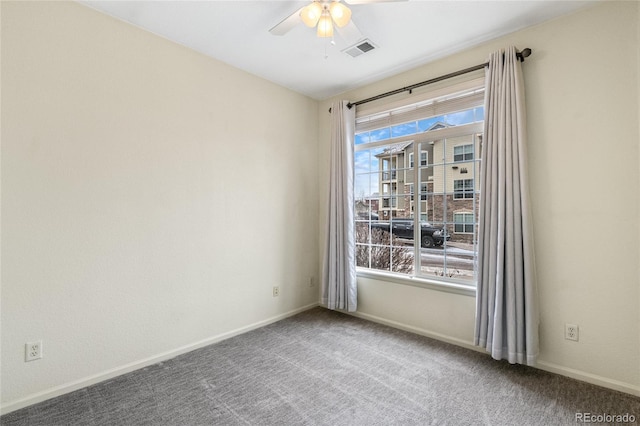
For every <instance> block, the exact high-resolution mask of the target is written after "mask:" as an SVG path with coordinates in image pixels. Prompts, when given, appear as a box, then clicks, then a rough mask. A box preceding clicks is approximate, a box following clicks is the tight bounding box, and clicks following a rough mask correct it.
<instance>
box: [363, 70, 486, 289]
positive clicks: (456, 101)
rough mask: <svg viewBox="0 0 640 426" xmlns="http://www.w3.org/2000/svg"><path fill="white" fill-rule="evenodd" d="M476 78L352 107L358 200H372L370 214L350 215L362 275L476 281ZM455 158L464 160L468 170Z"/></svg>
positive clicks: (479, 93) (479, 96) (479, 125)
mask: <svg viewBox="0 0 640 426" xmlns="http://www.w3.org/2000/svg"><path fill="white" fill-rule="evenodd" d="M474 84H475V83H474ZM477 84H478V86H475V88H473V89H467V87H470V85H468V84H466V83H465V87H464V88H461V89H459V90H458V91H455V90H454V91H452V92H451V93H450V94H449V95H447V96H443V97H440V98H437V99H435V98H434V99H428V100H423V101H420V102H418V103H415V104H411V103H409V102H408V103H407V104H406V105H402V106H400V107H395V106H394V108H396V109H394V110H389V111H383V112H380V110H379V109H377V110H372V112H371V114H370V115H366V109H359V110H358V112H357V114H360V115H357V117H356V132H355V139H356V146H355V153H354V168H355V196H356V205H358V203H360V204H363V203H365V202H368V203H369V205H370V206H371V211H370V213H369V215H368V216H362V215H361V216H356V219H355V222H356V226H355V232H356V264H357V267H358V271H360V272H361V273H362V272H363V271H364V270H366V271H368V272H372V271H373V272H375V271H383V272H386V273H389V274H394V275H398V276H405V277H412V278H419V279H420V278H421V279H428V280H429V282H430V283H434V282H436V283H437V282H441V281H442V282H452V283H456V284H462V285H469V286H473V285H474V284H475V279H476V270H475V268H476V263H477V262H476V257H477V241H476V234H475V230H476V226H477V223H476V222H475V220H476V218H477V214H476V213H475V212H477V211H478V208H479V200H480V194H479V193H477V192H476V190H475V178H476V174H477V173H478V172H479V170H480V168H481V164H480V162H481V160H480V158H479V157H480V155H476V153H480V152H481V134H482V130H483V126H484V123H483V122H482V117H483V114H482V113H483V107H482V104H483V102H484V89H483V87H482V85H483V79H478V83H477ZM461 87H462V86H461ZM440 93H441V92H440ZM425 98H426V96H425ZM449 101H451V102H449ZM465 102H466V104H465ZM431 104H433V107H432V105H431ZM436 104H437V105H436ZM465 105H466V106H465ZM461 106H462V107H461ZM422 107H424V108H422ZM449 107H450V108H452V109H451V110H450V111H447V108H449ZM453 108H455V109H453ZM416 110H418V111H420V112H423V113H424V116H420V115H417V114H416ZM435 111H438V112H437V114H440V115H435V116H434V115H433V114H434V112H435ZM403 114H407V115H406V116H405V115H403ZM404 117H406V118H404ZM403 120H404V121H403ZM411 120H413V121H411ZM418 159H419V161H417V160H418ZM453 162H464V164H463V166H464V167H463V168H464V169H466V170H467V174H464V175H462V176H461V175H460V168H459V167H452V163H453ZM455 166H458V165H455ZM461 177H465V178H467V179H460V178H461ZM416 192H417V194H416ZM456 243H459V244H456Z"/></svg>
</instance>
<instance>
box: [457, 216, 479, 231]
mask: <svg viewBox="0 0 640 426" xmlns="http://www.w3.org/2000/svg"><path fill="white" fill-rule="evenodd" d="M474 230H475V221H474V218H473V213H454V214H453V232H455V233H457V234H473V232H474Z"/></svg>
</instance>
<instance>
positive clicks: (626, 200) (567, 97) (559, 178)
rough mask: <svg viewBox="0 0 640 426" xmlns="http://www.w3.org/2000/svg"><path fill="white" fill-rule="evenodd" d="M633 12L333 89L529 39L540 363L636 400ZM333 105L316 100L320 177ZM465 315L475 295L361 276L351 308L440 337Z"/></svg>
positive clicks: (444, 66)
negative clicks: (570, 334) (571, 332)
mask: <svg viewBox="0 0 640 426" xmlns="http://www.w3.org/2000/svg"><path fill="white" fill-rule="evenodd" d="M638 7H639V6H638V3H636V2H606V3H604V4H600V5H597V6H595V7H593V8H590V9H587V10H584V11H581V12H579V13H577V14H573V15H570V16H566V17H562V18H559V19H556V20H554V21H550V22H548V23H545V24H542V25H539V26H536V27H532V28H529V29H526V30H523V31H519V32H516V33H513V34H510V35H508V36H505V37H502V38H500V39H497V40H494V41H491V42H489V43H485V44H484V45H481V46H478V47H477V48H474V49H471V50H468V51H465V52H463V53H460V54H457V55H453V56H450V57H448V58H445V59H442V60H439V61H436V62H433V63H432V64H429V65H426V66H423V67H419V68H416V69H414V70H412V71H410V72H406V73H403V74H400V75H397V76H395V77H393V78H389V79H386V80H383V81H381V82H378V83H376V84H372V85H369V86H367V87H364V88H361V89H358V90H354V91H352V92H349V93H346V94H344V95H343V96H340V97H339V98H342V99H349V100H353V101H356V100H359V99H364V98H367V97H369V96H372V95H376V94H378V93H382V92H385V91H389V90H393V89H396V88H398V87H404V86H408V85H410V84H413V83H416V82H419V81H423V80H427V79H429V78H432V77H435V76H438V75H442V74H446V73H449V72H452V71H455V70H458V69H463V68H466V67H469V66H472V65H475V64H478V63H482V62H485V61H486V60H487V58H488V56H489V53H490V52H492V51H494V50H496V49H499V48H501V47H506V46H508V45H515V46H517V47H519V48H525V47H530V48H532V49H533V56H532V57H531V58H529V59H528V60H527V61H526V62H525V64H524V77H525V81H526V92H527V109H528V118H529V128H528V136H529V167H530V181H531V198H532V203H533V214H534V226H535V231H534V232H535V236H536V249H537V259H536V260H537V272H538V278H539V289H540V304H541V326H540V333H541V336H540V337H541V342H540V346H541V347H540V350H541V352H540V366H541V367H542V368H545V369H547V370H552V371H557V372H560V373H562V374H566V375H569V376H574V377H578V378H580V379H583V380H589V381H591V382H594V383H600V384H603V385H606V386H609V387H612V388H617V389H621V390H624V391H627V392H632V393H636V394H638V395H640V316H639V315H640V276H639V275H640V274H639V269H638V259H639V254H640V253H639V252H640V247H639V246H640V238H639V236H640V232H639V227H638V222H639V219H640V212H639V201H640V200H639V197H640V176H639V173H638V170H639V168H638V159H639V158H640V157H639V145H640V142H639V133H640V132H639V123H638V121H639V107H638V99H639V94H638V93H639V92H638V78H639V72H638V69H639V64H638V51H639V50H640V39H639V36H638V16H639V12H638ZM329 102H330V100H327V101H325V102H323V103H321V104H320V109H319V119H320V144H321V148H320V185H321V186H323V185H324V184H323V182H325V181H326V170H327V161H328V154H327V153H328V131H327V129H328V124H327V123H328V119H329V116H328V114H327V112H326V111H327V108H328V107H329ZM325 192H326V191H325V190H324V189H323V188H322V187H321V189H320V195H321V196H322V197H323V198H322V199H321V203H320V204H321V205H324V204H325V202H326V199H325V198H324V194H325ZM322 219H323V218H322V217H321V220H322ZM321 229H324V223H321ZM474 310H475V300H474V298H473V297H470V296H464V295H458V294H448V293H443V292H439V291H435V290H428V289H422V288H416V287H411V286H406V285H401V284H397V283H389V282H384V281H378V280H372V279H359V313H360V315H363V316H366V317H367V318H372V319H377V320H380V321H384V322H387V323H391V324H394V325H396V326H401V327H405V328H409V329H413V330H415V331H418V332H422V333H425V334H431V335H435V336H438V337H440V338H443V339H445V340H450V341H454V342H457V343H460V344H467V345H468V344H470V343H471V342H472V339H473V321H474ZM565 323H574V324H578V325H579V326H580V341H579V342H577V343H576V342H572V341H567V340H564V324H565Z"/></svg>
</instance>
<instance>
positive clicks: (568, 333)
mask: <svg viewBox="0 0 640 426" xmlns="http://www.w3.org/2000/svg"><path fill="white" fill-rule="evenodd" d="M564 338H565V339H567V340H574V341H576V342H577V341H578V326H577V325H575V324H565V325H564Z"/></svg>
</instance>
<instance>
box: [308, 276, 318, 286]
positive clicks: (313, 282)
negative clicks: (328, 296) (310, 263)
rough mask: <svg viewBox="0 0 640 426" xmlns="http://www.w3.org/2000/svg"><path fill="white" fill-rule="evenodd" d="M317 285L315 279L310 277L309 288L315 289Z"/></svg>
mask: <svg viewBox="0 0 640 426" xmlns="http://www.w3.org/2000/svg"><path fill="white" fill-rule="evenodd" d="M315 285H316V283H315V281H313V277H309V287H311V288H313V287H315Z"/></svg>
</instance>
